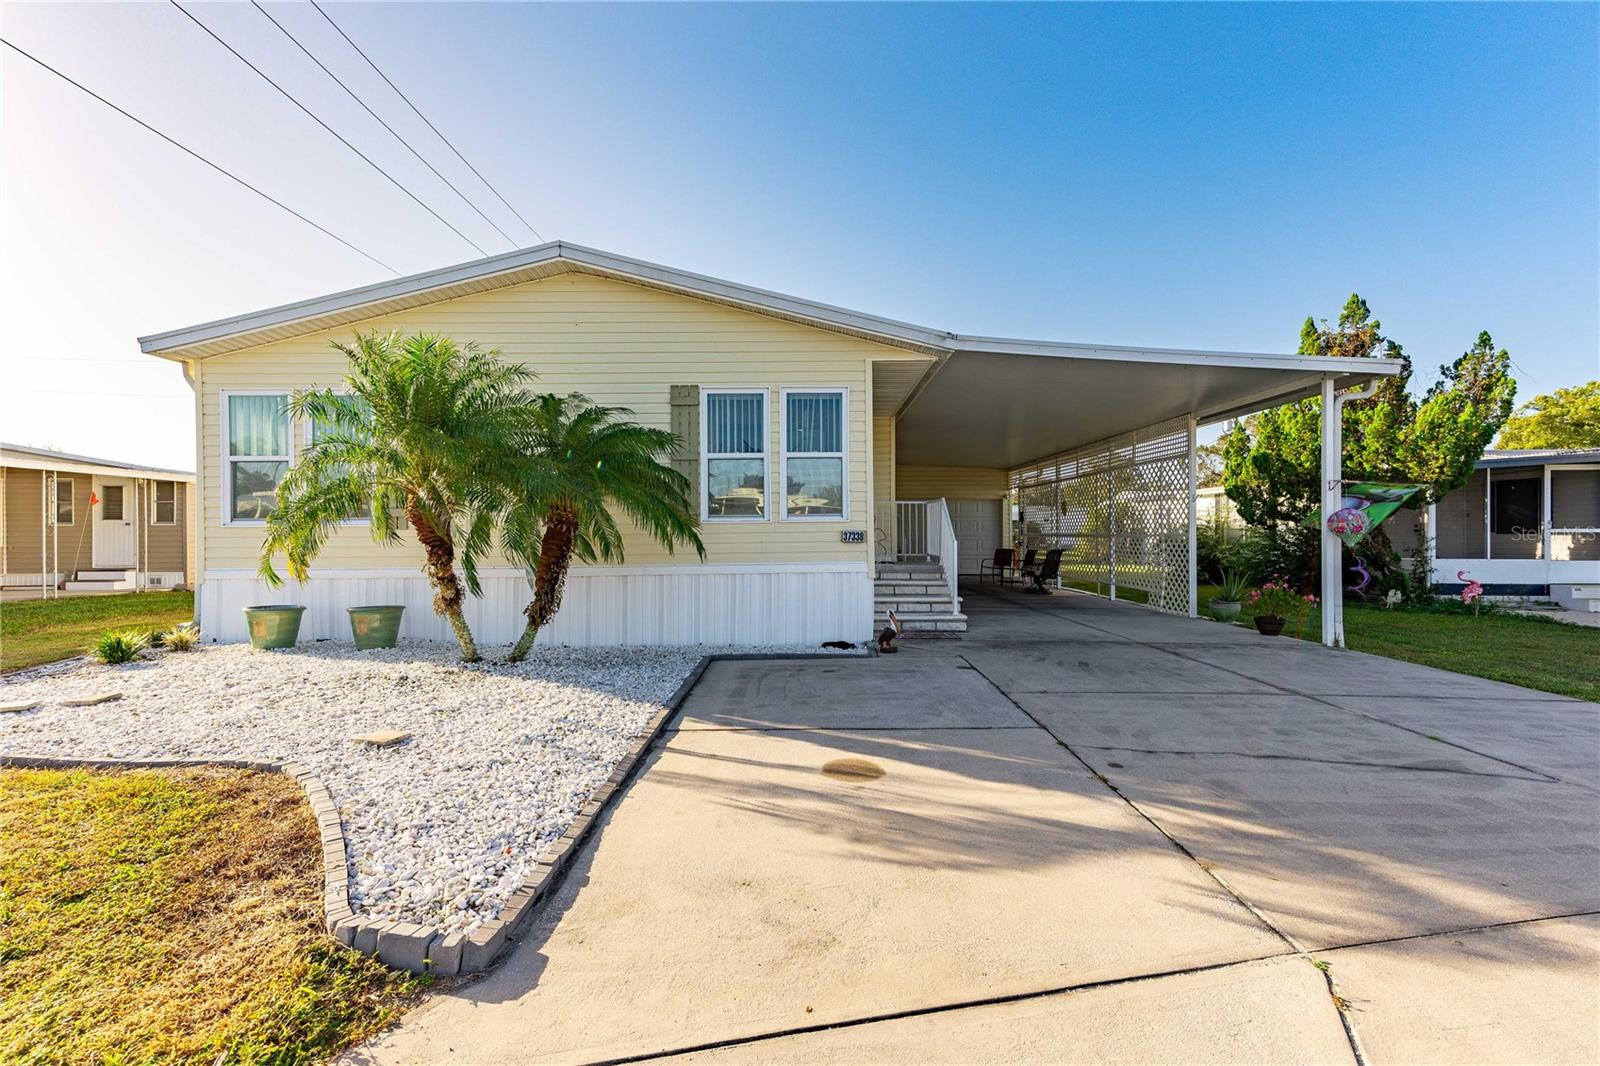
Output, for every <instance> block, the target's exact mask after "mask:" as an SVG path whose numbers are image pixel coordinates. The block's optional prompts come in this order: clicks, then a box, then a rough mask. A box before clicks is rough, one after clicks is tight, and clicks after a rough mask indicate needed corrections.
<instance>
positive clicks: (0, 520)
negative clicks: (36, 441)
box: [0, 444, 195, 594]
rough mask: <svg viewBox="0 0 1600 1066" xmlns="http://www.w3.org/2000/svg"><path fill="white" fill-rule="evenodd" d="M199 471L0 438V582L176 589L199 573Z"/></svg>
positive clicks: (83, 588)
mask: <svg viewBox="0 0 1600 1066" xmlns="http://www.w3.org/2000/svg"><path fill="white" fill-rule="evenodd" d="M193 493H194V475H193V474H191V473H189V472H188V471H186V470H164V469H161V468H158V467H150V466H139V465H137V464H134V463H119V462H116V461H115V460H111V459H94V458H90V457H89V456H85V455H69V454H67V453H66V452H57V451H50V450H49V449H46V448H30V447H26V446H24V445H20V444H0V584H3V585H4V586H5V587H7V588H15V587H26V588H37V589H40V590H41V591H42V592H43V593H44V594H49V593H50V592H51V591H52V590H54V591H65V592H112V591H124V592H132V591H135V590H138V589H171V588H177V587H179V586H182V585H187V584H189V583H190V581H191V579H192V577H193V574H194V532H195V527H194V522H193V513H194V507H193Z"/></svg>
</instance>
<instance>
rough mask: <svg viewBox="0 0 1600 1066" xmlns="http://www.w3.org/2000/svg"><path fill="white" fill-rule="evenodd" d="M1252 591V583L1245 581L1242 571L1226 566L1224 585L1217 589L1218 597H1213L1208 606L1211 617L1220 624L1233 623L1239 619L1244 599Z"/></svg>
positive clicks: (1223, 573)
mask: <svg viewBox="0 0 1600 1066" xmlns="http://www.w3.org/2000/svg"><path fill="white" fill-rule="evenodd" d="M1249 591H1250V583H1249V582H1248V581H1246V580H1245V575H1244V572H1243V571H1242V570H1236V569H1234V568H1233V567H1230V566H1225V567H1223V568H1222V583H1221V585H1220V586H1219V587H1218V588H1217V593H1218V594H1217V595H1216V596H1213V597H1212V598H1211V600H1210V601H1209V602H1208V603H1207V604H1206V608H1207V609H1208V610H1209V611H1210V612H1211V617H1212V618H1215V619H1216V620H1217V621H1219V622H1232V621H1233V620H1234V619H1236V618H1238V617H1239V611H1240V609H1241V608H1242V607H1243V605H1244V597H1245V594H1246V593H1247V592H1249Z"/></svg>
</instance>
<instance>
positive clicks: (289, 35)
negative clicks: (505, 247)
mask: <svg viewBox="0 0 1600 1066" xmlns="http://www.w3.org/2000/svg"><path fill="white" fill-rule="evenodd" d="M250 4H251V6H252V7H254V8H255V9H256V10H257V11H259V12H261V13H262V14H263V15H265V16H266V17H267V21H268V22H271V23H272V24H273V25H274V26H276V27H278V29H279V31H280V32H282V34H283V35H284V36H285V37H287V38H289V40H290V41H292V42H294V46H295V47H296V48H298V49H300V51H302V52H304V53H305V54H306V58H307V59H309V60H311V62H313V63H315V64H316V65H317V66H318V67H321V68H322V72H323V73H324V74H326V75H327V76H328V77H330V78H332V79H333V80H334V81H335V82H336V83H337V84H338V86H339V88H341V89H343V90H344V91H345V92H346V93H347V94H349V96H350V99H352V100H354V101H355V102H356V103H358V104H360V105H361V108H362V110H364V111H366V113H367V114H369V115H371V116H372V117H373V118H375V119H377V121H378V125H380V126H382V127H383V128H384V129H386V130H388V131H389V132H390V133H391V134H393V135H394V139H395V140H397V141H399V142H400V143H401V144H403V145H405V147H406V151H408V152H410V153H411V154H412V155H414V156H416V157H417V161H418V162H420V163H421V164H422V165H423V166H425V167H427V168H428V169H429V170H431V171H433V174H434V177H436V178H438V179H439V180H440V181H442V182H444V183H445V184H446V185H448V186H450V191H451V192H453V193H455V194H456V195H457V196H459V197H461V202H462V203H464V204H466V205H467V206H468V207H470V208H472V210H474V211H476V212H477V213H478V217H479V218H481V219H483V220H484V221H485V222H487V223H488V224H489V225H490V226H491V227H493V228H494V231H495V232H496V233H498V234H500V236H502V237H504V238H505V239H506V243H507V244H509V245H511V246H512V247H513V248H515V247H516V245H517V242H516V241H514V240H512V239H511V234H509V233H507V232H506V231H505V230H503V229H501V228H500V227H499V226H498V225H495V221H494V219H492V218H490V217H489V216H488V215H486V214H484V213H483V211H481V210H480V209H479V208H478V205H477V204H475V203H473V202H472V201H471V200H469V199H467V194H466V193H464V192H462V191H461V190H460V189H458V188H456V185H455V183H454V182H452V181H451V180H450V179H449V178H447V177H445V176H444V175H443V174H441V173H439V168H438V167H436V166H434V165H433V164H432V163H430V162H428V160H427V158H426V157H425V156H424V155H423V154H422V153H421V152H419V151H417V150H416V149H415V148H413V147H412V146H411V142H410V141H408V140H406V139H405V138H404V137H402V136H400V134H399V133H397V132H396V131H395V128H394V127H393V126H391V125H389V124H388V123H387V122H385V121H384V120H383V116H381V115H379V114H378V113H377V112H376V111H374V110H372V108H370V107H368V106H367V102H366V101H365V100H363V99H361V97H360V96H358V95H356V91H355V90H354V89H352V88H350V86H348V85H346V84H345V83H344V81H343V80H342V79H341V78H340V77H339V75H337V74H335V73H334V72H333V71H331V70H329V69H328V66H327V64H325V63H323V61H322V60H320V59H318V58H317V57H316V56H315V55H313V54H312V52H311V49H309V48H307V47H306V46H305V45H304V44H302V43H301V42H300V39H299V38H298V37H296V36H295V35H294V34H292V33H290V32H289V29H288V27H286V26H285V25H284V24H283V23H281V22H279V21H278V20H277V19H275V18H273V17H272V13H271V12H270V11H268V10H267V9H266V8H264V7H262V6H261V5H260V4H259V3H257V2H256V0H250Z"/></svg>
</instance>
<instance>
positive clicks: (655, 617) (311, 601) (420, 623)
mask: <svg viewBox="0 0 1600 1066" xmlns="http://www.w3.org/2000/svg"><path fill="white" fill-rule="evenodd" d="M482 583H483V596H482V597H481V598H472V597H469V598H468V601H467V620H468V622H469V623H470V624H471V625H472V632H473V635H474V636H475V637H476V638H477V639H478V641H479V642H480V643H482V644H485V645H489V644H509V643H511V642H512V641H513V640H515V639H516V638H517V636H518V635H519V634H520V633H521V632H522V625H523V615H522V609H523V607H525V606H526V605H527V603H528V600H529V599H530V597H531V590H530V588H529V585H528V582H527V579H526V578H525V577H524V575H523V574H522V572H521V571H510V570H493V571H486V572H484V573H483V574H482ZM272 603H296V604H303V605H304V606H305V607H306V613H305V616H304V618H303V619H302V621H301V625H300V639H301V640H323V639H333V640H349V639H350V620H349V616H348V615H347V614H346V608H349V607H362V606H368V605H375V604H404V605H405V607H406V612H405V616H404V619H403V621H402V623H401V629H400V633H401V636H403V637H412V638H417V639H421V640H441V641H448V640H453V639H454V637H453V636H452V634H451V633H450V628H449V626H448V625H447V624H446V623H445V621H444V619H442V618H440V617H439V616H438V615H436V614H434V611H433V590H432V589H431V588H430V587H429V586H428V582H427V580H426V579H425V578H424V577H423V576H422V575H421V574H419V573H417V572H415V571H396V570H330V571H322V572H318V571H315V570H314V571H312V577H311V580H310V581H308V582H306V583H305V584H303V585H301V584H298V583H296V582H293V581H286V582H285V584H284V585H283V587H282V588H278V589H271V588H268V587H267V585H266V584H265V583H264V582H262V581H261V580H260V579H259V578H257V577H256V575H255V574H254V573H253V572H248V571H216V570H212V571H208V572H207V573H206V575H205V579H204V581H202V582H201V584H200V589H199V594H198V597H197V604H196V606H197V608H198V613H199V616H200V628H201V631H202V632H203V633H204V634H205V635H206V637H208V638H210V639H214V640H220V641H225V642H235V641H243V640H245V639H247V638H248V634H247V632H246V631H245V624H244V608H246V607H249V606H254V605H257V604H272ZM871 634H872V579H871V577H870V576H869V575H868V573H867V568H866V566H865V565H864V564H860V565H856V564H830V563H819V564H816V565H805V564H785V565H781V566H779V565H775V566H709V565H695V564H690V565H685V566H617V567H584V568H582V569H575V570H573V571H572V573H571V575H570V576H569V577H568V578H567V587H566V592H565V594H564V595H563V597H562V603H561V610H560V611H559V612H558V613H557V614H556V617H555V621H554V622H552V623H551V624H550V625H549V626H547V627H546V628H545V630H544V632H543V633H541V634H540V635H539V643H540V644H567V645H576V646H600V645H630V644H631V645H680V644H820V643H821V642H822V641H825V640H851V641H865V640H867V639H869V638H870V637H871Z"/></svg>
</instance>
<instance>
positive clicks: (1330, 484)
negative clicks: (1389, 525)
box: [1318, 374, 1344, 648]
mask: <svg viewBox="0 0 1600 1066" xmlns="http://www.w3.org/2000/svg"><path fill="white" fill-rule="evenodd" d="M1343 406H1344V405H1343V404H1341V403H1340V402H1339V398H1338V397H1337V396H1336V395H1335V393H1334V388H1333V375H1332V374H1324V375H1323V376H1322V516H1321V517H1322V520H1321V522H1319V523H1318V524H1319V525H1320V526H1321V531H1320V532H1321V538H1322V539H1321V542H1320V543H1321V545H1322V551H1321V552H1320V553H1319V554H1320V555H1321V557H1322V590H1321V599H1322V643H1324V644H1326V645H1327V646H1328V647H1330V648H1342V647H1344V581H1343V580H1342V573H1343V566H1342V563H1343V561H1344V557H1343V544H1342V543H1341V542H1340V540H1339V538H1338V537H1336V536H1334V534H1333V533H1331V532H1329V530H1328V516H1329V515H1331V514H1333V512H1335V511H1337V510H1338V509H1339V502H1340V499H1341V497H1342V496H1343V494H1344V470H1343V453H1344V434H1343V421H1344V419H1343V418H1342V417H1341V414H1342V412H1341V410H1340V409H1341V408H1342V407H1343Z"/></svg>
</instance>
